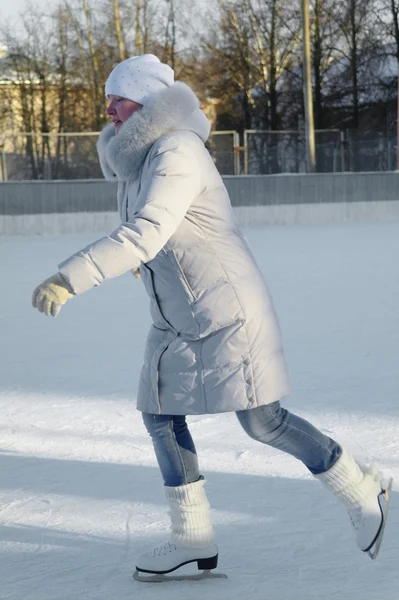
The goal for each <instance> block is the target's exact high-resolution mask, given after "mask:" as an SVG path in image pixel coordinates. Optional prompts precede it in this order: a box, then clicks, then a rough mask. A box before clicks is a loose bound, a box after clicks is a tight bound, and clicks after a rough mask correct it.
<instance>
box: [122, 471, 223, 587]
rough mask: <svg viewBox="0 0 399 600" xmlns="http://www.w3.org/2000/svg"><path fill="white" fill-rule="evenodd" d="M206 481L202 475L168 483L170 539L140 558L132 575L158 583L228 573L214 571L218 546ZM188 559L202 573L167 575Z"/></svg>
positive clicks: (214, 576) (166, 491)
mask: <svg viewBox="0 0 399 600" xmlns="http://www.w3.org/2000/svg"><path fill="white" fill-rule="evenodd" d="M204 484H205V480H204V479H200V480H198V481H195V482H193V483H188V484H187V485H181V486H178V487H167V486H166V487H165V495H166V499H167V501H168V503H169V514H170V517H171V522H172V531H171V536H170V540H169V541H167V542H165V543H164V544H162V545H161V546H158V547H157V548H154V549H153V550H151V551H150V552H146V553H145V554H142V555H141V556H140V557H139V558H138V560H137V562H136V570H135V572H134V573H133V579H135V580H136V581H145V582H152V583H157V582H163V581H171V580H172V581H182V580H185V579H188V580H198V579H210V578H225V577H226V575H224V574H223V573H212V569H216V567H217V564H218V547H217V546H216V544H215V542H214V538H215V535H214V532H213V527H212V521H211V511H210V506H209V502H208V499H207V497H206V495H205V491H204ZM189 563H197V567H198V570H199V571H202V573H195V574H194V575H172V576H171V575H168V573H173V572H174V571H176V570H177V569H179V568H180V567H182V566H183V565H187V564H189Z"/></svg>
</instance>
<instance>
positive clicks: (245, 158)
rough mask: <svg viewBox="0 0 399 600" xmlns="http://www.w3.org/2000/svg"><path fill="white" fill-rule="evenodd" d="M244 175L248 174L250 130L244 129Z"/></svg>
mask: <svg viewBox="0 0 399 600" xmlns="http://www.w3.org/2000/svg"><path fill="white" fill-rule="evenodd" d="M244 175H248V130H247V129H244Z"/></svg>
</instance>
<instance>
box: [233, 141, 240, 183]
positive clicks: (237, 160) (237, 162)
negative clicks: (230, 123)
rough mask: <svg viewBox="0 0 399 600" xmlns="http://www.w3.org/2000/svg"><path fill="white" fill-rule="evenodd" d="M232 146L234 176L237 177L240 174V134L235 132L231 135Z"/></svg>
mask: <svg viewBox="0 0 399 600" xmlns="http://www.w3.org/2000/svg"><path fill="white" fill-rule="evenodd" d="M233 146H234V175H239V174H240V172H241V160H240V159H241V154H240V153H241V146H240V134H239V133H238V131H235V132H234V134H233Z"/></svg>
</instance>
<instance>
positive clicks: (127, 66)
mask: <svg viewBox="0 0 399 600" xmlns="http://www.w3.org/2000/svg"><path fill="white" fill-rule="evenodd" d="M173 83H174V71H173V69H172V68H171V67H169V66H168V65H164V64H163V63H161V61H160V60H159V58H157V57H156V56H154V55H153V54H144V55H143V56H132V57H131V58H127V59H126V60H124V61H123V62H121V63H119V65H116V67H115V68H114V69H113V70H112V71H111V73H110V75H109V77H108V79H107V81H106V83H105V95H106V97H107V98H108V99H109V95H110V94H112V95H114V96H120V97H121V98H127V99H128V100H133V102H138V103H139V104H144V103H145V101H146V100H148V99H149V98H150V97H151V96H154V94H156V93H157V92H159V91H160V90H162V89H164V88H165V87H169V86H171V85H173Z"/></svg>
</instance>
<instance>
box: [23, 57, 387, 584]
mask: <svg viewBox="0 0 399 600" xmlns="http://www.w3.org/2000/svg"><path fill="white" fill-rule="evenodd" d="M105 95H106V97H107V99H108V102H109V104H108V109H107V114H108V115H109V117H110V119H111V121H112V123H111V124H109V125H108V126H107V127H105V129H104V130H103V131H102V133H101V135H100V137H99V141H98V153H99V158H100V163H101V167H102V170H103V173H104V176H105V178H106V179H107V180H109V181H114V180H116V181H117V182H118V194H117V195H118V206H119V212H120V215H121V221H122V224H121V225H120V227H118V229H116V230H115V231H114V232H113V233H111V234H110V235H109V236H107V237H104V238H102V239H99V240H97V241H96V242H94V243H93V244H91V245H90V246H88V247H87V248H85V249H83V250H81V251H80V252H78V253H76V254H75V255H73V256H72V257H70V258H68V259H67V260H66V261H64V262H63V263H62V264H61V265H59V271H58V272H57V273H56V274H55V275H53V276H52V277H50V278H49V279H47V280H46V281H44V282H43V283H42V284H41V285H40V286H39V287H38V288H36V290H35V291H34V294H33V306H34V307H36V308H38V309H39V311H41V312H44V313H45V314H46V315H52V316H56V315H57V314H58V312H59V310H60V308H61V306H62V305H63V304H64V303H65V302H66V301H67V300H68V299H69V298H72V297H73V296H75V295H78V294H81V293H83V292H85V291H87V290H89V289H90V288H93V287H95V286H98V285H100V284H101V283H103V281H105V280H106V279H110V278H112V277H117V276H119V275H122V274H123V273H126V272H127V271H129V270H132V271H134V272H135V273H136V274H137V273H138V271H139V272H140V274H141V278H142V280H143V283H144V285H145V288H146V290H147V292H148V295H149V297H150V300H151V314H152V319H153V325H152V327H151V330H150V332H149V335H148V339H147V345H146V350H145V357H144V366H143V368H142V371H141V376H140V383H139V391H138V399H137V407H138V409H139V410H140V411H141V412H142V414H143V420H144V424H145V426H146V428H147V430H148V433H149V435H150V436H151V438H152V441H153V444H154V449H155V454H156V457H157V460H158V463H159V467H160V470H161V473H162V477H163V480H164V484H165V493H166V498H167V501H168V503H169V507H170V516H171V536H170V539H169V540H168V541H167V542H166V543H165V544H163V545H161V546H160V547H158V548H156V549H154V550H153V551H151V552H148V553H146V554H143V555H142V556H140V557H139V558H138V560H137V563H136V569H137V571H141V572H149V573H156V574H159V573H168V572H171V571H174V570H175V569H177V568H178V567H179V566H181V565H182V564H185V563H187V562H197V564H198V567H199V568H200V569H213V568H215V567H216V565H217V559H218V549H217V546H216V544H215V536H214V530H213V527H212V521H211V512H210V507H209V503H208V501H207V497H206V495H205V491H204V483H205V480H204V478H203V477H202V476H201V474H200V471H199V467H198V461H197V454H196V451H195V446H194V443H193V440H192V438H191V435H190V432H189V430H188V428H187V424H186V418H185V417H186V415H198V414H206V413H222V412H229V411H234V412H236V414H237V418H238V420H239V422H240V424H241V425H242V427H243V429H244V431H246V433H247V434H248V435H249V436H251V437H252V438H253V439H255V440H258V441H259V442H262V443H264V444H269V445H271V446H273V447H274V448H278V449H280V450H282V451H283V452H288V453H289V454H291V455H292V456H294V457H296V458H297V459H298V460H300V461H302V462H303V463H304V464H305V466H306V467H307V468H308V469H309V471H310V472H311V473H312V474H313V475H314V476H315V477H316V479H318V480H319V481H320V483H322V484H323V485H324V486H325V487H326V488H327V489H328V490H329V491H330V492H332V493H333V494H334V495H335V496H336V497H337V498H338V499H339V500H340V501H341V502H342V503H343V505H344V506H345V507H346V508H347V510H348V511H349V516H350V518H351V521H352V524H353V526H354V528H355V530H356V538H357V544H358V546H359V548H360V549H361V550H362V551H363V552H369V553H370V555H371V556H372V557H375V556H376V553H377V551H378V548H379V544H380V541H381V535H382V529H383V525H384V521H385V516H386V510H387V506H388V500H389V490H390V486H391V483H392V482H391V480H390V481H388V482H384V481H383V479H382V476H381V475H380V474H378V473H376V472H375V470H369V469H367V468H365V467H363V466H360V465H359V464H358V463H357V462H356V461H355V460H354V459H353V458H352V456H350V454H349V453H348V452H347V451H345V449H344V448H342V447H341V446H340V445H339V444H338V443H337V442H336V441H334V440H333V439H331V438H329V437H327V436H325V435H324V434H323V433H321V432H320V431H318V430H317V429H316V428H315V427H313V425H311V424H310V423H308V422H306V421H305V420H303V419H301V418H299V417H298V416H296V415H294V414H292V413H290V412H288V411H287V410H285V409H284V408H282V407H281V405H280V399H281V398H282V397H283V396H285V395H286V394H288V393H289V391H290V386H289V377H288V373H287V367H286V362H285V359H284V354H283V349H282V342H281V337H280V331H279V327H278V322H277V318H276V315H275V312H274V308H273V304H272V300H271V298H270V294H269V292H268V290H267V287H266V285H265V282H264V280H263V276H262V274H261V272H260V270H259V268H258V266H257V264H256V262H255V260H254V257H253V256H252V254H251V251H250V249H249V247H248V244H247V242H246V240H245V239H244V237H243V235H242V233H241V231H240V230H239V228H238V227H237V224H236V223H235V221H234V218H233V214H232V210H231V206H230V200H229V197H228V194H227V191H226V188H225V186H224V184H223V181H222V179H221V177H220V175H219V173H218V171H217V169H216V167H215V166H214V163H213V161H212V159H211V158H210V156H209V153H208V151H207V150H206V148H205V142H206V140H207V138H208V136H209V132H210V126H209V123H208V121H207V119H206V117H205V115H204V113H203V112H202V111H201V110H200V105H199V101H198V99H197V98H196V96H195V95H194V93H193V92H192V91H191V89H190V88H189V87H188V86H187V85H185V84H183V83H175V82H174V73H173V70H172V69H171V68H170V67H169V66H167V65H164V64H162V63H161V62H160V61H159V59H157V58H156V57H155V56H153V55H145V56H140V57H133V58H130V59H127V60H125V61H123V62H122V63H120V64H119V65H117V66H116V67H115V68H114V70H113V71H112V72H111V74H110V75H109V78H108V80H107V82H106V85H105Z"/></svg>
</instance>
